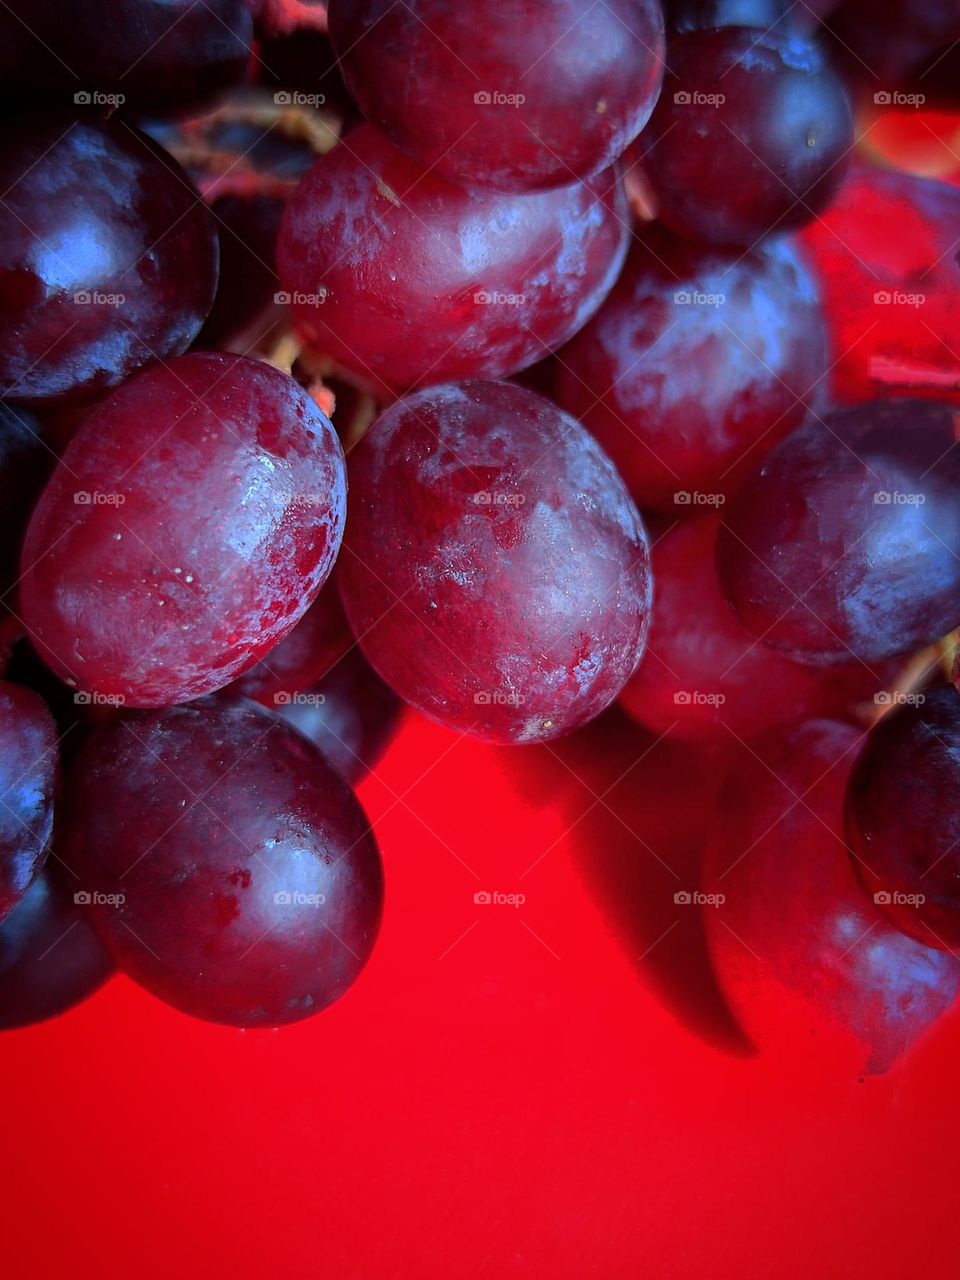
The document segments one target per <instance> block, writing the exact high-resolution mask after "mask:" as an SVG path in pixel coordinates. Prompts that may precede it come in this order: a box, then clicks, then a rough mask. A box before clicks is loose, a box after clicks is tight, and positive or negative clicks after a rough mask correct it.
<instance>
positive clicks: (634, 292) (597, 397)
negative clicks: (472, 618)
mask: <svg viewBox="0 0 960 1280" xmlns="http://www.w3.org/2000/svg"><path fill="white" fill-rule="evenodd" d="M698 299H700V301H698ZM716 299H720V301H715V300H716ZM826 368H827V353H826V338H825V334H824V322H823V318H822V315H821V311H820V307H819V301H818V296H817V288H816V284H815V282H814V280H813V277H812V276H811V274H810V272H809V271H808V269H807V267H806V264H805V263H804V261H803V259H802V257H801V255H800V254H798V252H797V250H796V248H795V247H794V246H793V245H792V243H791V242H790V241H789V240H785V239H782V238H777V239H771V240H767V241H766V242H765V243H764V244H762V245H759V246H758V247H757V248H755V249H753V250H752V251H750V252H749V253H747V254H740V253H731V252H729V251H727V250H720V249H709V248H707V249H704V248H701V247H699V246H696V245H693V244H691V243H690V242H689V241H683V240H678V239H676V238H675V237H673V236H670V235H669V234H667V233H665V232H664V231H663V230H662V229H660V228H658V227H651V228H648V229H647V230H646V231H645V232H644V233H643V235H642V238H639V239H637V240H636V241H635V242H634V244H633V246H632V248H631V250H630V254H629V256H628V258H627V264H626V266H625V268H624V271H623V273H622V274H621V276H620V279H619V280H618V281H617V284H616V285H615V286H614V289H613V292H612V293H611V294H610V296H609V297H608V298H607V300H606V302H605V303H604V304H603V306H602V307H601V308H600V310H599V311H598V312H597V314H596V315H595V316H594V317H593V319H592V320H591V321H589V323H588V324H587V325H586V326H585V327H584V328H583V329H581V330H580V332H579V333H578V334H577V335H576V336H575V337H574V338H573V340H572V341H571V342H570V343H568V345H567V346H566V347H565V348H564V349H563V351H562V352H561V353H560V354H559V357H558V361H557V383H556V398H557V401H558V403H559V404H561V405H562V406H563V408H564V409H566V410H567V411H568V412H569V413H572V414H573V416H574V417H577V418H579V419H580V420H581V421H582V422H583V424H584V425H585V426H586V427H587V428H588V430H590V431H591V432H592V433H593V434H594V435H595V436H596V437H597V439H598V440H599V441H600V443H601V444H602V445H603V447H604V449H606V451H607V452H608V453H609V454H610V457H611V458H612V459H613V460H614V462H615V463H616V464H617V467H618V469H619V471H620V474H621V475H622V476H623V478H624V480H626V482H627V487H628V488H629V490H630V492H631V493H632V494H633V497H634V498H635V499H636V501H637V503H638V504H639V505H640V506H641V507H643V508H648V507H649V508H654V509H658V510H663V511H669V512H670V513H671V514H672V515H675V516H678V515H689V514H692V512H693V511H694V510H696V507H695V506H694V504H693V503H688V505H686V506H684V505H682V503H683V500H684V499H685V498H688V496H689V495H691V494H694V493H697V494H699V495H700V497H701V500H702V499H704V498H706V497H707V495H717V494H720V495H722V496H723V497H724V498H729V497H731V496H732V495H733V494H734V493H735V491H736V488H737V485H738V484H739V483H740V482H741V481H742V479H743V477H744V474H745V473H747V472H748V470H752V469H753V467H754V466H755V465H756V463H757V462H758V461H759V459H760V458H761V457H762V456H763V453H764V452H765V451H766V450H767V449H770V448H772V446H773V445H774V444H776V442H777V440H778V439H780V437H781V436H784V435H786V434H787V433H788V432H789V431H791V430H792V429H793V428H794V427H796V426H798V425H799V424H800V423H801V422H802V421H803V418H804V415H805V412H806V405H808V404H809V403H811V402H812V401H813V400H814V399H815V398H816V394H817V386H818V383H819V382H820V380H821V379H822V378H823V375H824V373H825V372H826ZM678 494H679V495H680V503H679V504H678V502H677V495H678ZM701 510H702V508H701Z"/></svg>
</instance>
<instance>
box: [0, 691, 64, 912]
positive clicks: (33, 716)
mask: <svg viewBox="0 0 960 1280" xmlns="http://www.w3.org/2000/svg"><path fill="white" fill-rule="evenodd" d="M57 770H58V755H57V730H56V725H55V724H54V723H53V717H52V716H51V715H50V712H49V711H48V710H47V708H46V706H45V705H44V703H43V700H42V699H41V698H39V697H38V696H37V695H36V694H35V693H33V692H32V691H31V690H30V689H25V688H23V686H22V685H18V684H10V683H8V682H7V681H3V682H0V920H2V919H3V918H4V916H6V915H8V914H9V912H10V911H11V910H12V909H13V908H14V907H15V906H16V905H17V903H18V902H19V901H20V899H21V898H22V897H23V895H24V894H25V893H26V891H27V889H28V888H29V886H30V883H31V881H32V880H33V879H34V877H35V876H36V874H37V872H38V871H39V870H40V868H41V867H42V866H43V863H44V860H45V858H46V856H47V848H48V845H49V842H50V836H51V833H52V831H53V801H54V791H55V788H56V784H57Z"/></svg>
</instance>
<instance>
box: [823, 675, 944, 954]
mask: <svg viewBox="0 0 960 1280" xmlns="http://www.w3.org/2000/svg"><path fill="white" fill-rule="evenodd" d="M958 761H960V694H958V693H957V691H956V689H954V688H953V686H952V685H943V686H940V687H937V688H934V689H929V690H927V692H926V693H921V694H911V695H908V696H907V697H906V699H905V705H901V706H900V707H899V708H898V709H897V710H895V711H893V712H891V713H890V714H889V715H886V716H884V718H883V719H882V720H881V721H880V722H879V723H878V724H877V725H875V726H874V728H873V729H872V730H871V732H870V736H869V737H868V739H867V741H866V743H865V744H864V747H863V750H862V751H861V753H860V756H859V758H858V759H857V762H856V764H855V766H854V769H853V774H852V775H851V778H850V786H849V789H848V793H847V834H848V837H849V840H850V847H851V849H852V850H853V854H854V858H855V865H856V869H857V871H858V873H859V875H860V878H861V880H862V881H863V883H864V885H865V886H866V888H867V890H868V892H869V893H870V894H872V895H873V899H874V901H875V902H876V903H877V904H878V906H879V907H880V910H881V911H882V912H883V914H884V915H885V916H886V917H887V918H888V919H889V920H890V921H891V922H892V923H893V924H894V925H896V927H897V928H898V929H901V930H903V932H904V933H907V934H909V935H910V936H911V937H914V938H918V939H919V940H920V941H921V942H924V943H926V944H927V946H929V947H942V948H944V949H945V950H952V949H953V948H955V947H958V946H960V890H958V887H957V886H958V883H960V815H958V811H957V787H958V784H960V763H958Z"/></svg>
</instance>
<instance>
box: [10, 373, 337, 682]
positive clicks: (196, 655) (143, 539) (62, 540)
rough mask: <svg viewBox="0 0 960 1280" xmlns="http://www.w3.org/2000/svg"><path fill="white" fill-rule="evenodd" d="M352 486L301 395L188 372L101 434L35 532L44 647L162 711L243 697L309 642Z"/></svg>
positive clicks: (38, 621)
mask: <svg viewBox="0 0 960 1280" xmlns="http://www.w3.org/2000/svg"><path fill="white" fill-rule="evenodd" d="M345 482H346V477H345V470H344V464H343V453H342V450H341V448H340V443H339V440H338V439H337V436H336V433H335V432H334V430H333V428H332V426H331V425H330V423H329V421H328V420H327V419H326V418H325V417H324V415H323V414H322V413H321V412H320V410H319V409H318V408H317V407H316V405H315V404H314V403H313V401H312V400H311V399H310V398H309V396H307V394H306V393H305V392H304V391H303V390H302V389H301V388H300V387H299V386H298V385H297V384H296V383H295V382H294V381H293V379H292V378H289V377H287V376H286V375H285V374H282V373H280V372H278V370H276V369H274V368H272V367H270V366H269V365H265V364H260V363H258V362H256V361H254V360H246V359H243V358H242V357H239V356H225V355H213V354H194V355H187V356H181V357H180V358H179V359H177V360H171V361H169V362H168V363H166V364H163V365H155V366H153V367H152V368H150V369H147V370H145V371H143V372H142V373H140V374H139V375H138V376H137V377H136V378H133V379H132V380H131V381H130V382H128V383H127V384H126V385H125V386H123V387H122V388H120V389H119V390H118V391H116V392H114V394H113V395H112V396H111V397H110V398H109V399H108V400H106V401H105V402H104V403H103V404H102V405H101V406H100V407H99V408H98V409H97V410H96V412H95V413H94V414H93V415H92V416H91V417H90V418H88V419H87V421H86V422H85V423H84V425H83V426H82V427H81V428H80V430H79V431H78V432H77V434H76V436H75V437H74V439H73V440H72V442H71V443H70V445H69V447H68V448H67V451H66V453H65V454H64V456H63V460H62V462H61V463H60V465H59V466H58V467H57V469H56V471H55V472H54V474H53V477H52V478H51V480H50V483H49V484H48V486H47V488H46V489H45V491H44V493H43V496H42V497H41V499H40V501H39V503H38V504H37V508H36V510H35V511H34V514H33V518H32V520H31V522H30V526H29V528H28V530H27V536H26V541H25V545H24V552H23V570H24V572H23V580H22V582H21V587H20V598H21V603H22V608H23V615H24V618H25V620H26V623H27V626H28V628H29V630H30V635H31V638H32V639H33V641H34V643H35V644H36V646H37V648H38V650H39V652H40V654H41V656H42V657H43V658H44V660H45V661H46V662H47V663H49V665H50V666H51V667H52V668H53V670H54V671H55V672H56V673H57V674H58V675H59V676H61V677H62V678H63V679H65V680H66V681H67V682H68V683H69V684H71V685H73V686H74V687H77V688H80V689H83V690H87V691H89V692H90V693H93V694H96V695H98V697H100V698H105V699H115V700H119V701H120V702H124V701H125V702H127V703H128V704H130V705H133V706H162V705H164V704H166V703H171V702H181V701H184V700H186V699H189V698H196V697H199V696H200V695H201V694H204V693H207V692H209V691H211V690H213V689H217V688H220V687H221V686H222V685H225V684H228V683H229V682H230V681H231V680H232V679H234V678H235V677H236V676H238V675H240V674H241V672H243V671H245V670H246V669H247V668H248V667H250V666H252V665H253V663H254V662H255V661H256V660H257V659H258V658H260V657H262V656H264V655H265V654H266V653H267V652H268V651H269V650H270V649H271V648H272V647H273V646H274V645H276V644H278V643H279V642H280V641H281V640H282V639H283V637H284V636H285V635H286V634H287V633H288V632H289V631H291V630H292V629H293V627H294V626H295V625H296V623H297V622H298V621H299V620H300V618H301V617H302V616H303V614H304V612H305V611H306V609H307V608H308V606H309V605H310V604H311V602H312V601H313V599H314V598H315V597H316V595H317V593H318V591H319V590H320V587H321V586H322V585H323V583H324V581H325V580H326V578H327V576H328V574H329V573H330V570H331V568H332V566H333V561H334V559H335V558H336V555H337V551H338V548H339V545H340V539H341V537H342V531H343V522H344V508H345V503H346V489H345Z"/></svg>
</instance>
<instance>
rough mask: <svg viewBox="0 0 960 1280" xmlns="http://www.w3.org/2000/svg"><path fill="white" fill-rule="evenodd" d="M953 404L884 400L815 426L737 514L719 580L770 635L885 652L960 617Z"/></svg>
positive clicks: (777, 458)
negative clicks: (942, 404) (950, 405)
mask: <svg viewBox="0 0 960 1280" xmlns="http://www.w3.org/2000/svg"><path fill="white" fill-rule="evenodd" d="M954 444H955V428H954V416H953V413H952V411H951V410H950V409H949V408H944V407H943V406H940V405H934V404H931V403H929V402H927V401H923V400H900V401H877V402H875V403H873V404H870V405H863V406H857V407H855V408H852V409H848V410H846V411H844V412H841V413H836V414H833V415H831V416H830V417H828V418H827V419H825V420H819V419H818V420H817V421H814V422H811V423H808V424H807V425H806V426H805V427H802V428H801V429H800V430H799V431H796V432H794V434H793V435H791V436H789V437H788V438H787V439H786V440H784V441H782V442H781V443H780V444H779V445H777V447H776V448H775V449H774V450H773V451H772V452H771V453H770V454H768V455H767V458H766V460H765V462H764V463H763V465H762V466H761V467H760V469H759V471H758V472H757V473H756V474H755V475H754V477H753V478H752V480H751V481H750V482H748V484H747V485H746V486H745V488H744V490H743V493H742V494H741V496H740V498H739V499H738V500H737V502H736V504H735V505H734V507H733V508H732V509H731V511H730V512H729V514H728V515H727V516H726V518H725V520H724V526H723V528H722V529H721V531H720V535H719V538H718V540H717V564H718V568H719V572H720V581H721V585H722V586H723V588H724V590H725V593H726V595H727V596H728V598H729V599H730V601H731V603H732V604H733V606H734V608H735V609H736V610H737V612H738V614H739V615H740V617H741V619H742V620H743V622H744V623H746V625H747V626H748V627H749V628H750V629H751V630H752V631H754V632H755V633H756V634H757V635H758V636H760V637H761V638H762V639H763V641H764V642H765V643H766V644H770V645H773V646H774V647H775V648H777V649H783V650H785V651H787V652H789V653H793V654H795V655H797V656H798V657H801V658H802V659H804V660H805V661H809V662H840V661H848V660H849V659H850V658H851V657H855V658H860V659H861V660H863V661H865V662H873V661H879V660H882V659H884V658H889V657H893V656H894V655H895V654H898V653H907V652H909V651H911V650H913V649H917V648H920V647H921V646H922V645H927V644H932V643H933V642H934V641H935V640H937V639H938V638H939V637H940V636H942V635H944V634H945V633H946V632H947V631H949V630H951V629H952V628H953V627H955V626H957V624H958V623H960V452H958V451H957V450H956V449H955V448H954Z"/></svg>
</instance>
